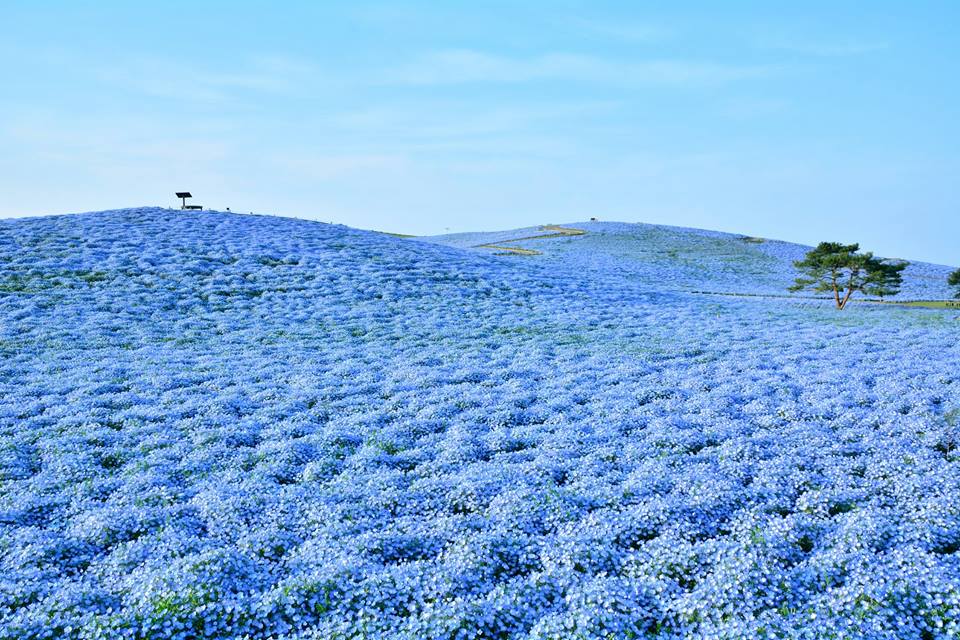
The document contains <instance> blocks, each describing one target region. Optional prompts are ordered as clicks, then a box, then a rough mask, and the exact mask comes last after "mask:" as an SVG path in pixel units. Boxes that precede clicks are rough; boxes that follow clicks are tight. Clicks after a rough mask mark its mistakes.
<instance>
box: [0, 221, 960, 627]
mask: <svg viewBox="0 0 960 640" xmlns="http://www.w3.org/2000/svg"><path fill="white" fill-rule="evenodd" d="M608 231H609V234H608V235H609V237H607V238H605V239H604V240H603V242H605V243H610V244H613V245H615V244H616V242H617V240H616V238H615V237H614V236H615V234H614V233H613V231H612V230H608ZM677 233H679V232H677ZM591 235H595V234H591ZM589 237H590V236H589V235H588V236H581V237H578V238H569V239H568V238H558V239H555V242H558V243H566V242H568V241H569V242H570V243H571V244H570V247H571V248H572V247H573V244H572V243H573V242H577V241H580V240H587V239H588V238H589ZM704 237H709V236H704ZM543 242H546V241H543ZM691 242H694V241H691ZM697 242H698V241H697ZM758 246H759V245H758ZM573 253H574V252H573V251H572V249H571V251H569V252H568V254H569V255H573ZM587 254H589V255H587ZM544 257H545V259H543V260H539V259H538V260H531V259H525V258H522V257H499V256H488V255H476V254H473V253H468V252H464V251H462V250H459V249H454V248H448V247H443V246H437V245H431V244H427V243H423V242H413V241H408V240H400V239H397V238H392V237H389V236H385V235H381V234H375V233H369V232H360V231H355V230H351V229H347V228H344V227H337V226H330V225H321V224H316V223H310V222H305V221H297V220H291V219H279V218H266V217H253V216H246V217H245V216H237V215H229V214H218V213H208V212H204V213H202V214H194V213H189V214H186V213H181V212H179V211H176V212H172V211H166V210H160V209H141V210H125V211H119V212H106V213H102V214H88V215H79V216H67V217H58V218H43V219H25V220H18V221H8V222H0V356H2V357H0V638H4V639H7V638H10V639H12V638H78V639H79V638H84V639H87V638H91V639H92V638H103V639H108V638H110V639H112V638H144V639H145V638H158V639H159V638H184V639H186V638H255V637H257V638H259V637H275V638H284V639H288V640H293V639H300V640H305V639H307V638H314V639H321V638H322V639H327V638H410V639H414V638H416V639H418V640H426V639H441V638H443V639H446V638H511V639H513V638H516V639H527V640H534V639H538V640H539V639H548V638H549V639H555V640H562V639H569V638H573V639H587V638H591V639H592V638H598V639H599V638H617V639H619V638H729V639H739V638H850V639H859V638H925V639H926V638H929V639H933V638H944V637H957V636H958V635H960V373H958V367H957V364H956V363H957V362H958V361H960V346H958V341H957V339H956V337H957V332H958V322H957V318H956V317H955V316H956V313H954V312H949V311H946V312H945V311H931V310H923V309H900V308H891V307H877V306H867V305H861V306H858V307H855V308H854V310H853V311H850V312H847V313H844V314H837V313H836V312H835V311H833V310H832V309H830V308H829V306H828V305H827V304H825V305H819V304H813V303H810V302H809V301H790V300H786V301H777V302H776V304H773V303H771V302H769V301H762V300H753V299H747V298H743V299H733V298H719V297H712V296H696V295H690V294H684V293H680V292H663V291H658V290H656V289H655V288H652V287H650V286H645V283H644V282H643V281H642V280H641V281H637V280H636V279H633V278H632V277H631V276H632V274H631V272H629V270H624V271H623V272H622V273H620V274H619V275H616V274H617V269H621V265H622V264H623V262H624V259H623V256H622V255H618V254H617V250H616V248H615V247H613V248H608V249H607V254H606V255H604V254H603V253H602V252H601V251H600V250H599V249H597V250H595V251H591V252H585V253H584V254H583V256H582V258H581V261H580V262H577V261H575V260H572V259H571V260H570V261H568V262H564V261H562V260H560V259H559V258H557V257H552V258H550V257H547V254H544ZM688 258H689V259H690V260H694V259H695V255H693V254H690V255H689V256H688ZM704 259H705V260H711V259H712V258H711V257H710V256H707V257H706V258H704ZM604 261H606V262H604ZM594 267H596V268H594ZM631 268H632V267H631ZM607 273H610V274H615V275H611V276H609V277H608V276H606V275H605V274H607ZM621 276H622V277H621ZM686 277H687V276H683V278H686ZM717 277H718V279H719V280H718V283H719V284H717V286H720V285H722V284H725V281H724V278H726V277H727V276H726V275H723V274H722V273H721V274H720V275H718V276H717ZM742 277H743V278H746V276H742ZM908 282H909V277H908ZM712 284H714V283H710V282H707V283H701V285H702V286H701V287H700V288H703V289H707V288H710V286H712Z"/></svg>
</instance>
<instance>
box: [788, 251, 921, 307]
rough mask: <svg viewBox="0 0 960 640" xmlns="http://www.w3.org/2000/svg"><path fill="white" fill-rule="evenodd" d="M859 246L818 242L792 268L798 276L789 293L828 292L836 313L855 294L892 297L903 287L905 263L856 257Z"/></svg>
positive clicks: (859, 254)
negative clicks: (810, 290)
mask: <svg viewBox="0 0 960 640" xmlns="http://www.w3.org/2000/svg"><path fill="white" fill-rule="evenodd" d="M859 251H860V245H859V244H841V243H839V242H821V243H820V244H819V245H817V247H816V248H815V249H813V250H811V251H810V252H809V253H807V255H806V257H805V258H804V259H803V260H798V261H797V262H794V263H793V265H794V266H795V267H796V268H797V269H798V270H799V271H800V273H801V275H800V276H799V277H798V278H797V279H796V282H795V283H794V285H793V286H792V287H790V291H802V290H804V289H812V290H813V291H818V292H832V293H833V299H834V302H835V303H836V305H837V309H844V308H846V306H847V303H848V302H850V298H851V297H852V296H853V294H854V293H856V292H858V291H859V292H861V293H864V294H866V295H873V296H880V297H881V298H882V297H883V296H892V295H896V294H897V293H898V292H899V291H900V286H901V285H902V284H903V275H902V272H903V270H904V269H906V268H907V265H908V264H909V263H907V262H902V261H900V262H888V261H885V260H881V259H880V258H875V257H874V256H873V254H872V253H870V252H867V253H859Z"/></svg>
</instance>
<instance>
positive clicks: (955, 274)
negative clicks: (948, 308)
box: [947, 269, 960, 298]
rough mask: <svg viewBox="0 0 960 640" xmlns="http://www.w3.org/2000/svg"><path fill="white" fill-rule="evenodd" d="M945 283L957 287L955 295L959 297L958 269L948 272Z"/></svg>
mask: <svg viewBox="0 0 960 640" xmlns="http://www.w3.org/2000/svg"><path fill="white" fill-rule="evenodd" d="M947 284H949V285H950V286H951V287H956V288H957V295H956V296H955V297H957V298H960V269H957V270H956V271H954V272H953V273H951V274H950V277H949V278H947Z"/></svg>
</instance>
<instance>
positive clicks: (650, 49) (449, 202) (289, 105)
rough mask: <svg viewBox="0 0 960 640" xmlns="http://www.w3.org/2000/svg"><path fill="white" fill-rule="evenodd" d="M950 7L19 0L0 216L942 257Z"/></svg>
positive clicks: (954, 98) (7, 22)
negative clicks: (269, 218)
mask: <svg viewBox="0 0 960 640" xmlns="http://www.w3.org/2000/svg"><path fill="white" fill-rule="evenodd" d="M958 23H960V4H958V3H956V2H947V1H944V2H870V3H866V2H849V3H844V2H803V3H787V2H775V3H772V2H736V1H732V2H723V3H720V2H643V3H640V2H598V1H591V2H563V1H551V2H533V1H530V2H523V3H517V2H442V3H441V2H403V3H401V2H393V3H384V2H369V3H367V2H323V3H315V2H292V1H291V2H285V3H267V2H242V1H237V0H234V1H232V2H164V3H129V2H109V1H98V2H79V1H77V2H42V3H40V2H25V1H24V2H20V1H16V0H15V1H13V2H11V1H10V0H8V1H7V2H5V3H4V9H3V20H2V22H0V79H2V82H0V149H2V150H3V152H2V154H0V193H2V194H3V197H2V198H0V216H2V217H11V216H20V215H34V214H43V213H65V212H73V211H85V210H97V209H105V208H116V207H122V206H136V205H148V204H149V205H152V204H160V205H174V204H175V199H174V198H173V196H172V192H173V191H175V190H180V189H189V190H191V191H193V192H194V194H195V195H196V196H197V198H196V201H197V202H198V203H200V204H204V205H207V206H211V207H215V208H225V207H231V208H233V210H235V211H237V210H239V211H256V212H264V213H277V214H282V215H293V216H299V217H307V218H315V219H318V220H324V221H334V222H340V223H344V224H348V225H351V226H355V227H361V228H375V229H383V230H390V231H400V232H408V233H414V234H427V233H443V232H445V231H447V230H450V231H462V230H481V229H502V228H514V227H520V226H527V225H532V224H539V223H547V222H569V221H574V220H584V219H587V218H589V217H592V216H595V217H598V218H600V219H602V220H622V221H631V222H634V221H636V222H655V223H665V224H677V225H683V226H695V227H704V228H710V229H720V230H726V231H734V232H742V233H748V234H751V235H760V236H766V237H773V238H781V239H786V240H794V241H800V242H806V243H814V242H817V241H819V240H824V239H831V240H842V241H859V242H860V243H861V244H862V245H863V246H864V248H866V249H872V250H875V251H876V252H877V253H879V254H882V255H888V256H902V257H909V258H914V259H925V260H928V261H934V262H940V263H946V264H960V187H958V185H960V180H958V179H957V176H958V175H960V118H958V113H960V107H958V105H960V102H958V99H960V88H958V85H960V80H958V77H960V74H958V73H957V66H958V64H960V43H958V39H957V38H956V36H955V26H956V25H957V24H958Z"/></svg>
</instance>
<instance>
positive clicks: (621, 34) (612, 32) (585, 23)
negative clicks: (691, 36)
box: [570, 18, 675, 43]
mask: <svg viewBox="0 0 960 640" xmlns="http://www.w3.org/2000/svg"><path fill="white" fill-rule="evenodd" d="M570 25H571V26H572V27H574V28H575V29H577V30H579V31H581V32H583V33H588V34H593V35H597V36H601V37H606V38H611V39H614V40H622V41H626V42H632V43H653V42H662V41H663V40H667V39H669V38H671V37H673V36H674V35H675V32H674V30H673V29H668V28H666V27H664V26H661V25H655V24H645V23H640V22H629V21H627V22H612V21H609V20H591V19H586V18H581V19H575V20H571V21H570Z"/></svg>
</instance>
